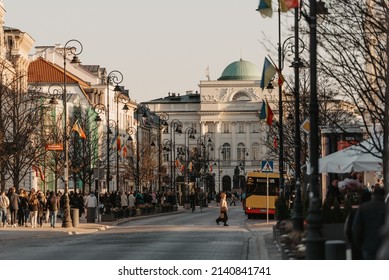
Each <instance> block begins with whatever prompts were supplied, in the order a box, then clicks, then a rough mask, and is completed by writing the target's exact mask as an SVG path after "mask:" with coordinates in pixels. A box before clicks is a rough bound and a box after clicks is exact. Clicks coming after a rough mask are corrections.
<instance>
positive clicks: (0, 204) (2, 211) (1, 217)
mask: <svg viewBox="0 0 389 280" xmlns="http://www.w3.org/2000/svg"><path fill="white" fill-rule="evenodd" d="M8 207H9V198H8V196H6V195H5V191H1V193H0V222H1V223H3V227H6V224H7V211H8Z"/></svg>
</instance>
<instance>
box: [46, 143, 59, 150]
mask: <svg viewBox="0 0 389 280" xmlns="http://www.w3.org/2000/svg"><path fill="white" fill-rule="evenodd" d="M46 150H47V151H63V145H62V144H47V145H46Z"/></svg>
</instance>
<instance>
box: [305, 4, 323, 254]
mask: <svg viewBox="0 0 389 280" xmlns="http://www.w3.org/2000/svg"><path fill="white" fill-rule="evenodd" d="M317 8H320V9H317ZM321 8H324V3H323V2H321V1H319V3H316V0H310V1H309V16H306V18H307V20H308V24H309V31H310V34H309V51H310V78H311V79H310V82H311V94H310V101H309V122H310V131H309V138H310V148H309V153H310V156H309V161H310V166H311V172H310V180H309V187H310V193H309V208H308V217H307V222H308V229H307V233H308V234H307V241H306V244H307V249H306V259H309V260H314V259H316V260H322V259H324V239H323V233H322V228H323V220H322V216H321V200H320V193H319V192H320V190H319V189H320V188H319V172H318V171H319V149H320V146H319V106H318V101H317V61H316V60H317V38H316V34H317V22H316V17H317V15H318V14H328V11H327V9H321Z"/></svg>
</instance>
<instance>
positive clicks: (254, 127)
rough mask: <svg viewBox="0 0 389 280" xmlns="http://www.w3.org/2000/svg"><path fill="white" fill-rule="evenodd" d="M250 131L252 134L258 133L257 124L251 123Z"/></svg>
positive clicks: (258, 127)
mask: <svg viewBox="0 0 389 280" xmlns="http://www.w3.org/2000/svg"><path fill="white" fill-rule="evenodd" d="M251 131H252V132H253V133H259V131H260V125H259V122H252V123H251Z"/></svg>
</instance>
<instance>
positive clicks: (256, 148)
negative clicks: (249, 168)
mask: <svg viewBox="0 0 389 280" xmlns="http://www.w3.org/2000/svg"><path fill="white" fill-rule="evenodd" d="M260 154H261V151H260V145H259V144H258V143H253V145H252V146H251V158H252V159H253V160H260Z"/></svg>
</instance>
